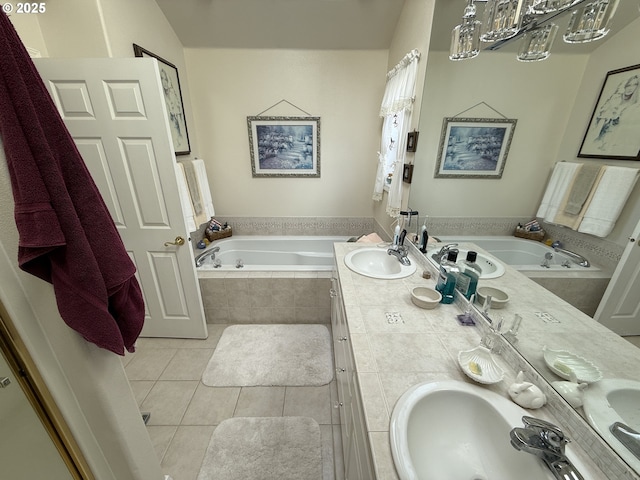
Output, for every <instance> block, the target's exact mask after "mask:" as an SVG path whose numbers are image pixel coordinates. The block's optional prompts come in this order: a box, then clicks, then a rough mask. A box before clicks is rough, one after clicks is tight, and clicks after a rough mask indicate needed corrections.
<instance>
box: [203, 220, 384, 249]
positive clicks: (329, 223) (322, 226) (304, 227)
mask: <svg viewBox="0 0 640 480" xmlns="http://www.w3.org/2000/svg"><path fill="white" fill-rule="evenodd" d="M215 218H216V220H218V221H219V222H220V223H222V224H224V223H225V222H227V223H229V225H231V227H232V228H233V233H234V234H236V235H325V236H327V235H351V236H359V235H363V234H364V235H366V234H368V233H371V232H378V230H379V229H378V228H376V224H375V221H374V219H373V218H371V217H235V216H228V215H220V216H218V215H216V217H215ZM206 227H207V224H206V223H203V224H202V225H200V228H199V229H198V230H197V231H196V232H192V235H191V240H192V242H194V243H197V242H198V240H200V239H202V237H203V236H204V231H205V229H206Z"/></svg>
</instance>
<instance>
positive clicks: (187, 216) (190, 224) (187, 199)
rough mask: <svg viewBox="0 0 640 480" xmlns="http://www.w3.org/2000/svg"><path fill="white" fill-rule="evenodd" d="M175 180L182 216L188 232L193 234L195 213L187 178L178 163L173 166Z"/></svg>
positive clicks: (182, 167) (195, 227)
mask: <svg viewBox="0 0 640 480" xmlns="http://www.w3.org/2000/svg"><path fill="white" fill-rule="evenodd" d="M175 170H176V179H177V180H178V193H179V194H180V203H181V204H182V214H183V215H184V220H185V223H186V226H187V229H188V230H189V232H195V231H196V230H197V229H198V227H197V226H196V221H195V213H194V211H193V204H192V203H191V195H189V186H188V185H187V178H186V177H185V174H184V166H183V165H182V163H180V162H176V164H175Z"/></svg>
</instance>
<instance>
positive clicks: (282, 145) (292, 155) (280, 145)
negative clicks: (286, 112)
mask: <svg viewBox="0 0 640 480" xmlns="http://www.w3.org/2000/svg"><path fill="white" fill-rule="evenodd" d="M247 128H248V130H249V150H250V153H251V173H252V175H253V176H254V177H319V176H320V117H247Z"/></svg>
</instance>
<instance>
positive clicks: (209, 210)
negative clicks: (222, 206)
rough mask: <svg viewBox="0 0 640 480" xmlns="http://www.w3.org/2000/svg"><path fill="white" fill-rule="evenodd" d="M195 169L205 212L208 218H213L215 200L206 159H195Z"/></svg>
mask: <svg viewBox="0 0 640 480" xmlns="http://www.w3.org/2000/svg"><path fill="white" fill-rule="evenodd" d="M193 169H194V170H195V174H196V179H197V181H198V187H199V188H200V194H201V195H202V207H203V208H204V213H205V215H206V216H207V218H211V217H213V216H214V215H215V210H214V208H213V200H212V199H211V188H210V187H209V178H208V177H207V168H206V167H205V164H204V160H202V159H201V158H196V159H194V160H193Z"/></svg>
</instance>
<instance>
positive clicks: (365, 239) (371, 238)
mask: <svg viewBox="0 0 640 480" xmlns="http://www.w3.org/2000/svg"><path fill="white" fill-rule="evenodd" d="M383 241H384V240H382V238H380V235H378V234H377V233H370V234H369V235H364V236H362V237H360V238H359V239H358V240H357V242H358V243H382V242H383Z"/></svg>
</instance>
